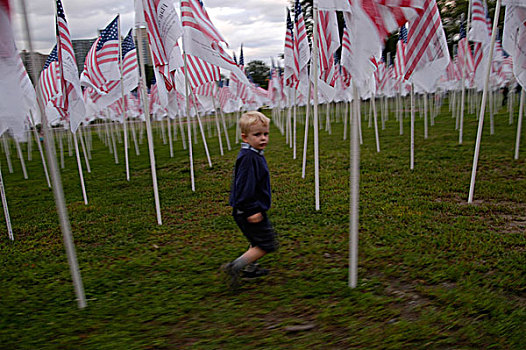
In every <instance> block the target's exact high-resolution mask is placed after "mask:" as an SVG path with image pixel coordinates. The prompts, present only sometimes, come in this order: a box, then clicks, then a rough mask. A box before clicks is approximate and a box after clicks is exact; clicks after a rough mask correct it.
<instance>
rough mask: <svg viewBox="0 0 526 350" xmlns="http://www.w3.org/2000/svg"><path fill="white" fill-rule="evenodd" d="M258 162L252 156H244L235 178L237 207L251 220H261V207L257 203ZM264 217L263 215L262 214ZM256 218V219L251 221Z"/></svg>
mask: <svg viewBox="0 0 526 350" xmlns="http://www.w3.org/2000/svg"><path fill="white" fill-rule="evenodd" d="M256 167H257V164H256V162H254V160H253V159H250V157H243V158H241V159H240V162H239V164H238V167H237V174H236V178H235V183H234V186H235V193H236V198H235V203H234V205H235V207H236V208H238V209H240V210H241V211H243V213H244V214H243V215H244V216H245V217H246V218H247V221H249V222H254V223H255V222H259V221H261V219H260V220H258V216H257V215H258V214H259V215H261V208H259V206H257V205H256V204H255V203H256V183H257V169H256ZM261 217H262V215H261ZM251 220H255V221H251Z"/></svg>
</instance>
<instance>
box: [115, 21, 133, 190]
mask: <svg viewBox="0 0 526 350" xmlns="http://www.w3.org/2000/svg"><path fill="white" fill-rule="evenodd" d="M118 17H119V20H118V22H117V28H118V35H117V36H118V37H119V73H120V76H121V102H122V103H121V104H122V122H123V128H124V160H125V166H126V180H127V181H130V163H129V157H128V127H127V126H126V99H125V97H124V77H123V74H122V71H123V69H122V38H121V15H120V14H118ZM115 153H117V152H115Z"/></svg>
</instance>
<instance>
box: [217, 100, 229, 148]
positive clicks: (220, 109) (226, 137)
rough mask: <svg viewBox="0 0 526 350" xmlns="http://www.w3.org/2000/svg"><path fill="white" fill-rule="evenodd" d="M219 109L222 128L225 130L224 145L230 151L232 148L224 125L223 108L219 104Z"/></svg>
mask: <svg viewBox="0 0 526 350" xmlns="http://www.w3.org/2000/svg"><path fill="white" fill-rule="evenodd" d="M219 111H220V113H221V122H222V124H223V130H224V132H225V139H226V147H227V148H228V150H229V151H230V150H231V149H232V148H231V147H230V138H229V137H228V129H227V127H226V121H225V114H224V113H223V108H221V105H220V106H219Z"/></svg>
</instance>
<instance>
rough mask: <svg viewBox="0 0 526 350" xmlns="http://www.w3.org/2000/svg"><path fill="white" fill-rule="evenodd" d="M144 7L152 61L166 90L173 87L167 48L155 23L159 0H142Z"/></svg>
mask: <svg viewBox="0 0 526 350" xmlns="http://www.w3.org/2000/svg"><path fill="white" fill-rule="evenodd" d="M142 1H143V8H144V19H145V20H146V24H147V26H148V42H149V43H150V49H151V52H152V56H153V63H154V65H155V67H156V68H157V69H158V71H159V73H161V75H162V76H163V77H164V83H165V85H166V89H167V90H168V91H170V90H172V89H173V88H174V87H175V83H174V79H173V76H172V74H171V73H170V68H169V58H168V55H167V50H166V49H167V48H165V47H164V43H163V41H162V38H161V31H160V29H159V26H158V23H157V7H158V6H159V2H160V0H142Z"/></svg>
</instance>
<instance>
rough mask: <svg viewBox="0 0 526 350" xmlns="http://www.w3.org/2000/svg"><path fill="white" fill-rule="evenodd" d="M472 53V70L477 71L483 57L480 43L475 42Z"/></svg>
mask: <svg viewBox="0 0 526 350" xmlns="http://www.w3.org/2000/svg"><path fill="white" fill-rule="evenodd" d="M473 53H474V57H473V70H474V71H478V69H479V66H480V63H481V62H482V56H483V55H484V49H483V47H482V43H479V42H476V43H474V44H473Z"/></svg>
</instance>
